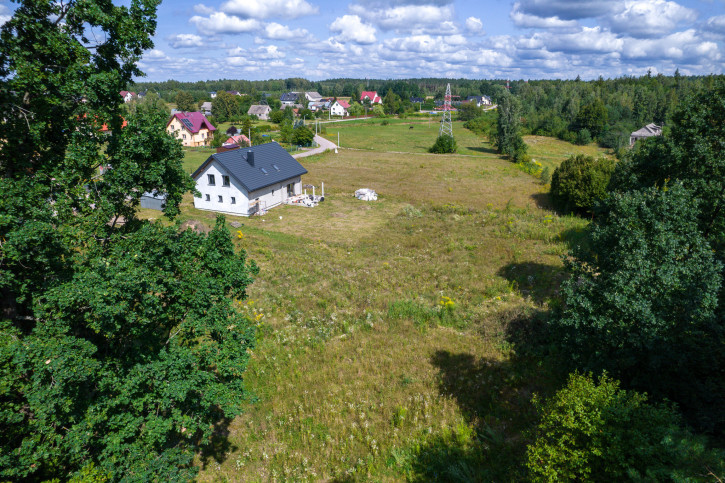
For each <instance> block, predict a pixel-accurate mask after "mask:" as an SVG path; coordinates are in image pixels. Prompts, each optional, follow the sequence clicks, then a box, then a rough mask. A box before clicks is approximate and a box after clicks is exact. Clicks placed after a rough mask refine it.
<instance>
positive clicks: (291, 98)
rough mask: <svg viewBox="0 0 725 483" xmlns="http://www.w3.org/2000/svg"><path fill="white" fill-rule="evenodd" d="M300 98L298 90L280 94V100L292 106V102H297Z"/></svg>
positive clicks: (285, 104)
mask: <svg viewBox="0 0 725 483" xmlns="http://www.w3.org/2000/svg"><path fill="white" fill-rule="evenodd" d="M298 98H299V94H298V93H297V92H287V93H285V94H282V95H281V96H279V100H280V101H281V102H282V105H283V106H291V105H292V104H297V100H298Z"/></svg>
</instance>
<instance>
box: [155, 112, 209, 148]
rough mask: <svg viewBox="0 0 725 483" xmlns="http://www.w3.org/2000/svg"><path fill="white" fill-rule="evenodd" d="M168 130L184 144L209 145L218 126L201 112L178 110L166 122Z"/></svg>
mask: <svg viewBox="0 0 725 483" xmlns="http://www.w3.org/2000/svg"><path fill="white" fill-rule="evenodd" d="M166 131H167V132H168V133H169V134H171V135H172V136H174V137H176V138H177V139H181V143H182V144H183V145H184V146H192V147H193V146H208V145H209V143H210V142H211V140H212V139H213V138H214V131H216V128H215V127H214V126H213V125H212V124H211V123H210V122H209V120H208V119H207V118H206V116H204V114H202V113H200V112H198V111H197V112H176V113H174V115H173V116H171V119H169V122H168V123H167V124H166Z"/></svg>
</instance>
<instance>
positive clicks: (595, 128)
mask: <svg viewBox="0 0 725 483" xmlns="http://www.w3.org/2000/svg"><path fill="white" fill-rule="evenodd" d="M608 116H609V114H608V113H607V108H606V107H605V106H604V103H603V102H602V100H601V99H600V98H596V99H594V100H593V101H592V102H591V103H589V104H587V105H585V106H583V107H582V108H581V110H580V111H579V114H577V118H576V124H577V126H578V127H579V130H580V131H581V130H583V129H586V130H587V131H589V132H590V133H591V134H592V135H594V136H599V133H601V132H602V131H603V130H604V128H605V126H606V125H607V121H608Z"/></svg>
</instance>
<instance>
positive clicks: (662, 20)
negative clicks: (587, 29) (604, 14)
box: [609, 0, 697, 38]
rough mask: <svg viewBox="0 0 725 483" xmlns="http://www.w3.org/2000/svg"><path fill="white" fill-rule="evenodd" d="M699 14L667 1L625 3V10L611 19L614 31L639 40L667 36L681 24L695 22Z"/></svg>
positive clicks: (652, 0) (640, 0)
mask: <svg viewBox="0 0 725 483" xmlns="http://www.w3.org/2000/svg"><path fill="white" fill-rule="evenodd" d="M696 18H697V12H695V11H694V10H692V9H689V8H686V7H683V6H682V5H680V4H678V3H675V2H668V1H666V0H636V1H626V2H624V5H623V9H622V10H621V11H620V12H618V13H616V14H615V15H613V16H612V17H610V18H609V22H610V24H611V27H612V31H613V32H615V33H621V34H624V35H629V36H631V37H638V38H651V37H657V36H661V35H667V34H669V33H670V32H672V31H673V30H675V28H676V27H677V25H678V24H681V23H690V22H694V21H695V19H696Z"/></svg>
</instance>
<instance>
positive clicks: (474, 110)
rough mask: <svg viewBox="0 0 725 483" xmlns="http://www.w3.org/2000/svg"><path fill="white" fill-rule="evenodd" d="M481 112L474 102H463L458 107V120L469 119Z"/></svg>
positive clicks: (479, 114) (474, 117)
mask: <svg viewBox="0 0 725 483" xmlns="http://www.w3.org/2000/svg"><path fill="white" fill-rule="evenodd" d="M482 114H483V109H482V108H480V107H478V105H477V104H476V103H475V102H464V103H463V104H461V106H460V107H459V108H458V120H460V121H471V120H473V119H476V118H477V117H480V116H481V115H482Z"/></svg>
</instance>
